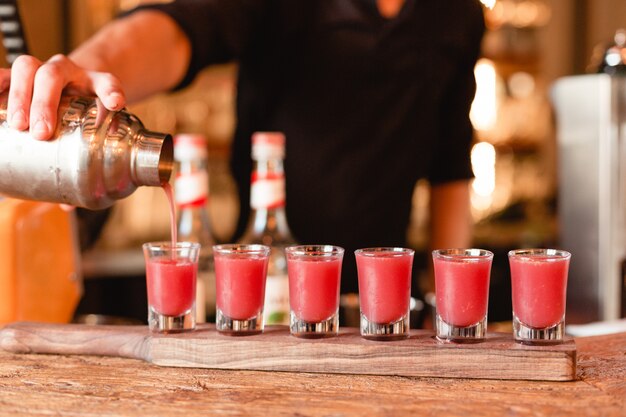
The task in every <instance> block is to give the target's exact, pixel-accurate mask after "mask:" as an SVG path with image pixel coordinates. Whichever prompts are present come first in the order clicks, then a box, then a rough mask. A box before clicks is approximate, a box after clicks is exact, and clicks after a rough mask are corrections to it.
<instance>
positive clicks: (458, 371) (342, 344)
mask: <svg viewBox="0 0 626 417" xmlns="http://www.w3.org/2000/svg"><path fill="white" fill-rule="evenodd" d="M0 347H1V348H2V349H4V350H6V351H9V352H14V353H49V354H61V355H70V354H82V355H104V356H119V357H127V358H135V359H142V360H145V361H148V362H151V363H153V364H156V365H160V366H174V367H195V368H213V369H237V370H259V371H285V372H315V373H339V374H363V375H398V376H408V377H444V378H481V379H510V380H544V381H571V380H574V379H576V345H575V343H574V340H573V339H571V338H568V339H566V340H565V341H564V343H562V344H558V345H548V346H525V345H521V344H519V343H516V342H515V341H514V340H513V337H512V335H511V334H506V333H489V334H488V336H487V339H486V340H485V341H484V342H481V343H473V344H456V343H442V342H439V341H437V340H436V339H435V338H434V337H433V333H432V332H431V331H427V330H412V331H411V336H410V337H409V338H408V339H405V340H398V341H370V340H365V339H363V338H361V337H360V335H359V331H358V329H355V328H344V329H341V331H340V334H339V336H337V337H332V338H327V339H299V338H296V337H293V336H291V335H290V334H289V330H288V328H287V327H286V326H270V327H268V328H266V330H265V332H264V333H263V334H260V335H254V336H226V335H222V334H219V333H217V332H216V331H215V328H214V326H213V325H201V326H199V328H198V329H197V330H195V331H193V332H188V333H178V334H168V335H161V334H154V333H150V331H149V330H148V327H147V326H90V325H85V324H44V323H28V322H21V323H14V324H10V325H8V326H6V327H5V328H4V329H2V330H0Z"/></svg>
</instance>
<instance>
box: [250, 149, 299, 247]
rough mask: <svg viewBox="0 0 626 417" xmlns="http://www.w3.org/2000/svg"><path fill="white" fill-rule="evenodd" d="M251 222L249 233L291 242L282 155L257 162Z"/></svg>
mask: <svg viewBox="0 0 626 417" xmlns="http://www.w3.org/2000/svg"><path fill="white" fill-rule="evenodd" d="M250 208H251V209H252V210H251V221H250V226H249V227H248V231H247V232H246V236H247V237H248V239H249V240H254V239H253V238H252V237H253V236H256V237H257V240H258V238H260V237H264V239H270V240H272V242H263V243H266V244H272V243H276V242H283V241H284V242H290V241H293V239H292V238H291V232H290V230H289V226H288V223H287V215H286V212H285V172H284V169H283V161H282V159H280V158H273V159H259V160H256V161H254V165H253V171H252V178H251V187H250Z"/></svg>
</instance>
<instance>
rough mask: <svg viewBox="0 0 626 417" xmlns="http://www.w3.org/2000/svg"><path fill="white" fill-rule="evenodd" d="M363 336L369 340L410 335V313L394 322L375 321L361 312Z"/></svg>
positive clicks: (390, 338) (399, 337)
mask: <svg viewBox="0 0 626 417" xmlns="http://www.w3.org/2000/svg"><path fill="white" fill-rule="evenodd" d="M361 337H363V338H364V339H368V340H398V339H406V338H407V337H409V313H408V312H407V313H406V314H405V315H404V316H402V317H401V318H400V319H399V320H397V321H395V322H393V323H374V322H373V321H369V320H368V319H367V317H365V315H364V314H363V313H361Z"/></svg>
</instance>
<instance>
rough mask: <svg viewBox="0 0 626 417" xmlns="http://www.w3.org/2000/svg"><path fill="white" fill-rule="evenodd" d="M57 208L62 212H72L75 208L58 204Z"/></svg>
mask: <svg viewBox="0 0 626 417" xmlns="http://www.w3.org/2000/svg"><path fill="white" fill-rule="evenodd" d="M59 207H60V208H61V210H63V211H72V210H74V209H75V208H76V207H75V206H70V205H69V204H59Z"/></svg>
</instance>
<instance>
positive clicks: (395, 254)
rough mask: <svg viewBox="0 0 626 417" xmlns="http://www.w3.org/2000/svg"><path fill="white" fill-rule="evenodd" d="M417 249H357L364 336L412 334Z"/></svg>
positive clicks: (402, 336) (382, 337) (387, 338)
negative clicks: (412, 276) (414, 258)
mask: <svg viewBox="0 0 626 417" xmlns="http://www.w3.org/2000/svg"><path fill="white" fill-rule="evenodd" d="M414 253H415V252H414V251H413V250H412V249H406V248H365V249H358V250H356V251H355V252H354V255H355V257H356V265H357V272H358V279H359V304H360V310H361V325H360V327H361V336H362V337H363V338H365V339H372V340H394V339H404V338H407V337H408V336H409V307H410V299H411V269H412V267H413V254H414Z"/></svg>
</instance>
